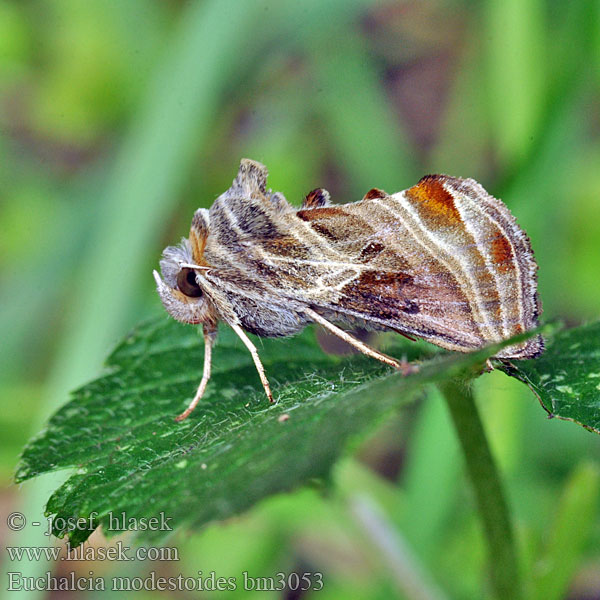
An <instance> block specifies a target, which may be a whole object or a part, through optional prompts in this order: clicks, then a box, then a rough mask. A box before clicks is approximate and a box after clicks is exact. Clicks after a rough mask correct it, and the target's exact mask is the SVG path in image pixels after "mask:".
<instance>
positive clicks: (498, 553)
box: [439, 379, 522, 600]
mask: <svg viewBox="0 0 600 600" xmlns="http://www.w3.org/2000/svg"><path fill="white" fill-rule="evenodd" d="M439 387H440V390H441V392H442V394H443V396H444V398H445V399H446V403H447V405H448V408H449V410H450V415H451V417H452V421H453V422H454V427H455V428H456V432H457V435H458V439H459V441H460V445H461V447H462V449H463V452H464V455H465V461H466V465H467V471H468V473H469V476H470V478H471V482H472V484H473V488H474V491H475V496H476V499H477V504H478V507H479V514H480V515H481V520H482V522H483V529H484V533H485V537H486V540H487V544H488V547H489V554H490V561H489V562H490V572H491V579H492V587H493V589H494V592H495V595H496V596H497V597H498V598H499V599H501V600H504V599H506V600H515V599H518V598H522V591H521V589H522V588H521V578H520V574H519V566H518V564H519V563H518V560H517V552H516V547H515V540H514V535H513V530H512V524H511V521H510V516H509V511H508V505H507V503H506V498H505V495H504V490H503V489H502V482H501V480H500V473H499V471H498V467H497V466H496V462H495V461H494V457H493V456H492V453H491V450H490V446H489V443H488V440H487V437H486V435H485V431H484V428H483V423H482V422H481V419H480V417H479V412H478V410H477V406H476V404H475V397H474V395H473V391H472V388H471V386H470V385H469V384H468V382H466V381H465V380H463V379H449V380H447V381H445V382H443V383H441V384H439Z"/></svg>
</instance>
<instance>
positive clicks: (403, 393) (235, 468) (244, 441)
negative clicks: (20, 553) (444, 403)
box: [16, 318, 509, 545]
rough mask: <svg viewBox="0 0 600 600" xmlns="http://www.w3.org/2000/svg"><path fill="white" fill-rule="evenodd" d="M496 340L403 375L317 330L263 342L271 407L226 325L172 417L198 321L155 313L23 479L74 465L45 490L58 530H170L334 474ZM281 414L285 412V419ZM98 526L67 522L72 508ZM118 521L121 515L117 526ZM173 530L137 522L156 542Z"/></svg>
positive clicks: (189, 377) (197, 351) (81, 394)
mask: <svg viewBox="0 0 600 600" xmlns="http://www.w3.org/2000/svg"><path fill="white" fill-rule="evenodd" d="M395 339H396V340H397V341H395V342H394V345H393V346H392V347H391V348H389V349H388V350H389V351H390V353H391V354H392V355H395V356H397V357H402V356H403V355H406V356H407V357H408V358H409V359H414V358H415V356H417V355H420V356H421V357H423V356H427V354H428V353H429V352H430V350H427V349H426V348H431V347H430V346H427V345H421V344H412V343H410V342H408V341H406V340H403V339H401V338H399V336H396V338H395ZM508 343H509V342H504V343H503V344H501V345H495V346H492V347H489V348H486V349H484V350H482V351H478V352H475V353H471V354H448V355H445V356H434V357H433V358H429V359H428V360H426V361H425V362H423V363H422V365H421V368H420V369H419V372H418V373H416V374H414V375H411V376H409V377H402V376H400V375H399V374H398V373H396V372H394V371H392V370H391V369H390V368H389V367H386V366H385V365H382V364H381V363H379V362H378V361H375V360H373V359H370V358H368V357H365V356H362V355H360V356H358V355H354V356H352V357H343V358H341V357H336V356H329V355H327V354H325V353H324V352H323V351H322V350H321V349H320V347H319V346H318V344H317V343H316V341H315V339H314V334H313V331H312V330H311V329H308V330H307V331H305V332H304V333H303V334H302V335H299V336H297V337H296V338H294V339H280V340H272V339H271V340H269V339H264V340H257V345H258V349H259V353H260V355H261V359H262V361H263V363H264V366H265V369H266V371H267V374H268V375H269V377H270V379H271V384H272V388H273V390H274V392H275V397H276V400H277V403H276V404H273V405H269V403H268V402H267V400H266V398H265V396H264V392H263V390H262V387H261V386H260V383H259V380H258V376H257V374H256V371H255V369H254V365H253V364H252V360H251V357H250V355H249V354H248V352H247V351H246V349H245V348H244V347H243V345H242V344H241V342H239V340H237V339H236V338H235V335H234V333H233V332H232V331H231V330H229V329H227V328H222V331H221V332H220V339H219V344H218V345H217V347H216V348H215V352H214V357H213V367H214V368H213V378H212V379H211V381H210V383H209V387H208V389H207V393H206V395H205V397H204V398H203V399H202V401H201V402H200V404H199V405H198V406H197V407H196V409H195V410H194V412H193V413H192V415H191V416H190V417H189V418H188V419H187V420H185V421H184V422H182V423H177V422H175V421H174V417H175V416H176V415H177V414H178V413H180V412H181V411H182V409H183V408H184V407H185V406H186V404H187V403H188V402H189V400H190V398H191V395H192V394H193V393H194V391H195V388H196V386H197V385H198V382H199V379H200V366H201V364H202V354H203V348H202V342H201V338H200V336H199V335H198V334H197V332H196V330H195V328H191V327H185V326H182V325H180V324H178V323H176V322H174V321H172V320H170V319H165V318H161V319H158V320H155V321H152V322H149V323H147V324H145V325H142V326H140V327H139V328H138V329H137V330H136V331H134V332H133V333H132V334H131V335H130V336H129V337H128V338H126V340H125V341H124V342H123V343H122V344H121V345H120V346H119V347H118V348H117V349H116V350H115V352H113V354H112V355H111V356H110V358H109V360H108V365H107V367H108V371H107V373H106V375H104V376H103V377H101V378H100V379H97V380H96V381H93V382H92V383H90V384H88V385H86V386H85V387H83V388H81V389H79V390H77V391H76V392H75V393H74V394H73V398H72V400H71V401H70V402H69V403H67V404H66V405H65V406H63V407H62V408H61V409H60V410H59V411H58V412H57V413H56V414H55V415H54V416H53V417H52V418H51V419H50V422H49V423H48V426H47V427H46V429H45V430H44V431H42V432H41V434H40V435H39V436H38V437H37V438H35V439H34V440H32V441H31V442H30V444H29V445H28V446H27V448H26V449H25V451H24V453H23V456H22V460H21V464H20V466H19V469H18V472H17V476H16V479H17V481H23V480H25V479H28V478H31V477H34V476H36V475H39V474H40V473H45V472H49V471H54V470H58V469H64V468H75V469H77V471H76V473H75V474H73V475H72V476H71V477H70V478H69V479H68V480H67V481H66V482H65V483H64V484H63V486H62V487H60V488H59V489H58V490H57V491H56V492H55V493H54V494H53V495H52V497H51V498H50V500H49V502H48V505H47V507H46V508H47V514H48V515H50V514H52V515H56V518H55V520H54V528H53V532H54V534H55V535H57V536H59V537H62V536H64V535H65V534H66V533H69V538H70V542H71V544H73V545H75V544H77V543H80V542H82V541H84V540H85V539H86V538H87V537H88V536H89V534H90V533H91V530H93V529H94V528H95V527H97V526H98V525H103V528H104V530H105V532H106V533H107V534H108V535H110V534H111V533H115V531H116V530H121V529H123V527H122V526H120V527H119V526H116V527H114V526H111V522H110V518H111V516H112V517H113V519H114V518H115V516H119V515H121V513H123V512H124V513H126V515H127V518H128V519H142V518H149V517H155V516H158V515H160V513H163V514H164V517H165V518H168V519H170V520H169V521H168V524H169V527H173V528H174V527H178V526H181V525H184V524H186V525H188V526H199V525H202V524H204V523H207V522H208V521H211V520H215V519H223V518H226V517H229V516H231V515H233V514H236V513H239V512H240V511H243V510H245V509H246V508H248V507H250V506H251V505H252V504H254V503H255V502H257V501H259V500H260V499H262V498H264V497H266V496H267V495H270V494H273V493H276V492H281V491H286V490H290V489H292V488H294V487H297V486H299V485H302V484H305V483H307V482H310V481H311V480H314V479H315V478H324V477H327V475H328V473H329V470H330V468H331V466H332V465H333V463H334V461H335V460H336V459H337V458H338V457H339V456H340V455H341V454H342V453H343V452H344V451H345V450H346V449H347V447H348V444H349V442H354V443H356V441H357V440H358V439H359V437H360V436H361V435H364V434H365V433H367V432H369V431H370V430H372V429H373V427H374V426H375V425H377V423H378V422H380V421H381V419H382V418H384V417H385V416H386V415H387V414H389V412H390V411H392V410H393V409H395V408H397V407H399V406H401V405H402V404H404V403H406V402H408V401H410V400H411V399H412V398H414V396H415V394H417V393H418V392H419V390H420V389H421V388H422V386H423V384H424V383H426V382H431V381H436V380H439V379H440V378H443V377H450V376H454V375H456V374H457V373H459V372H463V371H464V369H465V368H473V367H474V365H481V363H482V361H484V360H485V359H486V358H487V357H488V356H490V355H492V354H494V353H495V352H497V351H498V349H499V347H502V346H505V345H507V344H508ZM284 415H285V416H284ZM90 515H91V516H92V517H94V519H93V523H91V526H86V527H83V528H82V529H74V530H73V528H71V530H70V527H69V522H68V520H69V519H71V523H72V522H73V520H74V519H76V518H77V517H88V516H90ZM113 525H114V523H113ZM167 533H169V531H168V530H162V531H145V532H140V534H141V535H143V537H145V538H146V539H157V538H160V537H163V536H164V535H165V534H167Z"/></svg>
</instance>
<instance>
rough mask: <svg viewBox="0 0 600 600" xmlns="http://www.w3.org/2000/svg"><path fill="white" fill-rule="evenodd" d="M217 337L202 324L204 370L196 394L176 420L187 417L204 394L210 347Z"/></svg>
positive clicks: (214, 332)
mask: <svg viewBox="0 0 600 600" xmlns="http://www.w3.org/2000/svg"><path fill="white" fill-rule="evenodd" d="M216 339H217V332H216V330H211V329H208V328H207V327H206V326H204V371H203V373H202V380H201V381H200V385H199V386H198V389H197V390H196V395H195V396H194V399H193V400H192V401H191V402H190V404H189V406H188V407H187V408H186V409H185V410H184V411H183V412H182V413H181V414H180V415H179V416H178V417H175V420H176V421H183V420H184V419H186V418H187V417H189V415H190V413H191V412H192V411H193V410H194V408H196V405H197V404H198V402H199V401H200V398H202V396H203V395H204V391H205V390H206V384H207V383H208V380H209V379H210V365H211V362H212V347H213V345H214V343H215V340H216Z"/></svg>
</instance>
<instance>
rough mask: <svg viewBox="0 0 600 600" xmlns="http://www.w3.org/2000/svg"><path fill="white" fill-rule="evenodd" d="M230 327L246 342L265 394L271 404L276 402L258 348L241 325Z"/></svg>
mask: <svg viewBox="0 0 600 600" xmlns="http://www.w3.org/2000/svg"><path fill="white" fill-rule="evenodd" d="M230 326H231V328H232V329H233V330H234V331H235V332H236V333H237V334H238V336H239V338H240V339H241V340H242V342H244V345H245V346H246V348H248V350H249V351H250V354H251V355H252V360H253V361H254V366H255V367H256V370H257V371H258V375H259V377H260V381H261V383H262V385H263V388H264V389H265V394H267V398H268V399H269V402H274V400H273V394H272V393H271V388H270V386H269V380H268V379H267V376H266V375H265V368H264V367H263V366H262V363H261V362H260V358H259V357H258V352H257V351H256V346H255V345H254V344H253V343H252V342H251V341H250V339H249V338H248V336H247V335H246V334H245V332H244V330H243V329H242V328H241V327H240V326H239V325H235V324H231V323H230Z"/></svg>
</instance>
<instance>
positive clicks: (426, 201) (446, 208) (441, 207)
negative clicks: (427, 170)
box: [406, 175, 461, 223]
mask: <svg viewBox="0 0 600 600" xmlns="http://www.w3.org/2000/svg"><path fill="white" fill-rule="evenodd" d="M442 181H443V180H442V179H440V176H439V175H426V176H425V177H423V179H421V181H419V183H417V185H415V186H413V187H411V188H410V189H408V190H406V195H407V196H408V197H409V198H410V199H411V200H414V201H416V202H419V203H420V204H421V208H424V209H425V210H427V212H429V213H430V214H431V216H432V217H434V218H441V219H442V220H447V221H451V222H454V223H456V222H461V217H460V213H459V212H458V210H457V209H456V206H455V205H454V198H453V197H452V194H451V193H450V192H449V191H448V190H446V189H445V188H444V186H443V185H442Z"/></svg>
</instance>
